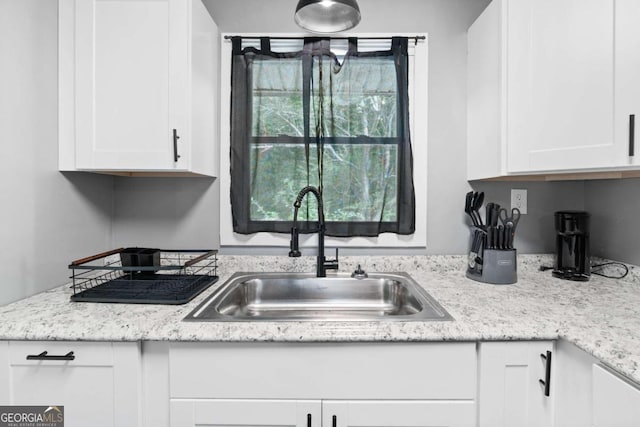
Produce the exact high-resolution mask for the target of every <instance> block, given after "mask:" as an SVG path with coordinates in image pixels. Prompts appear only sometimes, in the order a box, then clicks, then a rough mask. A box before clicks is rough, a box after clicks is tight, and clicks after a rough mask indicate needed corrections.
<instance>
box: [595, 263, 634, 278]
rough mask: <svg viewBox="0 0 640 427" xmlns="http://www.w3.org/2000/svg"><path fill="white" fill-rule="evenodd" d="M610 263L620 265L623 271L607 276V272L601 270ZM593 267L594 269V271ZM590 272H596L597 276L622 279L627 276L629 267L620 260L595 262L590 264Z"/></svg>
mask: <svg viewBox="0 0 640 427" xmlns="http://www.w3.org/2000/svg"><path fill="white" fill-rule="evenodd" d="M610 265H615V266H618V267H620V268H621V269H622V270H623V271H624V273H622V274H621V275H619V276H609V275H607V274H604V273H602V270H604V267H607V266H610ZM594 269H596V270H595V271H594ZM591 274H597V275H598V276H602V277H607V278H609V279H622V278H624V277H626V276H627V274H629V267H627V266H626V265H625V264H623V263H621V262H605V263H602V264H596V265H592V266H591Z"/></svg>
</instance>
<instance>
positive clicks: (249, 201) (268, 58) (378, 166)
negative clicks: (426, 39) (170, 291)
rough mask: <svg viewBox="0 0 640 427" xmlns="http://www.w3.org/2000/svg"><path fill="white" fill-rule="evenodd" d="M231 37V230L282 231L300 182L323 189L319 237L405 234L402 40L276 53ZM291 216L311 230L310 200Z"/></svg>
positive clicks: (325, 42) (410, 211) (407, 148)
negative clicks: (368, 47)
mask: <svg viewBox="0 0 640 427" xmlns="http://www.w3.org/2000/svg"><path fill="white" fill-rule="evenodd" d="M275 40H277V39H274V40H270V39H269V38H262V39H261V40H260V44H259V46H258V45H257V44H256V45H252V46H247V45H246V44H245V43H243V40H242V38H240V37H235V38H233V39H232V44H233V50H232V55H233V57H232V76H231V78H232V82H231V84H232V97H231V153H230V155H231V205H232V215H233V227H234V231H235V232H236V233H240V234H250V233H256V232H261V231H267V232H280V233H288V232H290V229H291V221H292V214H293V202H294V200H295V198H296V195H297V194H298V191H299V190H300V189H302V188H303V187H304V186H306V185H314V186H317V187H318V188H319V189H320V191H321V193H322V197H323V201H324V211H325V218H326V221H327V235H330V236H339V237H351V236H377V235H379V234H380V233H387V232H391V233H397V234H412V233H413V232H414V230H415V196H414V187H413V179H412V175H413V171H412V162H413V160H412V155H411V143H410V137H409V111H408V109H409V98H408V54H407V45H408V43H407V39H406V38H400V37H394V38H392V39H391V43H390V48H389V49H384V50H375V51H365V52H360V51H359V50H358V40H357V39H356V38H351V39H348V40H341V41H339V42H338V41H336V40H331V39H329V38H305V39H304V40H303V41H301V46H300V49H295V50H294V51H291V49H288V51H287V52H282V51H275V50H276V49H272V44H275ZM299 214H300V215H301V217H299V218H298V221H299V223H300V226H301V232H309V231H313V230H314V229H315V228H317V226H316V223H315V221H316V220H317V214H316V206H315V199H314V198H307V199H306V205H303V209H301V210H300V213H299Z"/></svg>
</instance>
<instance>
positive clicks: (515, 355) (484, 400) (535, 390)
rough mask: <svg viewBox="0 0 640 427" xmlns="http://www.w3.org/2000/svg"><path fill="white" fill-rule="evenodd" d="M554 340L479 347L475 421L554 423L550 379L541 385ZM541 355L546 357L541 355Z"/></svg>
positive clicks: (505, 426)
mask: <svg viewBox="0 0 640 427" xmlns="http://www.w3.org/2000/svg"><path fill="white" fill-rule="evenodd" d="M547 352H551V354H553V353H552V352H553V342H551V341H530V342H488V343H481V344H480V350H479V356H478V357H479V363H478V365H479V388H478V390H479V392H478V408H479V411H478V425H479V426H480V427H485V426H486V427H511V426H531V427H544V426H553V400H552V392H553V383H552V382H551V384H549V385H550V387H551V390H550V393H549V396H546V395H545V389H544V386H543V385H542V384H541V383H540V381H541V380H542V381H546V380H547V378H546V373H547V369H551V367H552V365H550V364H549V362H551V360H548V359H545V358H546V357H547ZM542 356H544V357H545V358H543V357H542Z"/></svg>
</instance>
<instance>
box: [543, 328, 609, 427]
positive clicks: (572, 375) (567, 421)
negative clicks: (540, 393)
mask: <svg viewBox="0 0 640 427" xmlns="http://www.w3.org/2000/svg"><path fill="white" fill-rule="evenodd" d="M597 362H598V360H597V359H596V358H595V357H593V356H591V355H590V354H588V353H586V352H585V351H583V350H581V349H579V348H578V347H576V346H575V345H573V344H571V343H569V342H567V341H565V340H558V342H557V343H556V351H555V354H554V356H553V382H554V387H553V392H554V407H555V411H554V412H555V424H556V426H558V427H585V426H591V425H592V419H593V407H592V404H591V401H592V396H591V394H592V390H593V380H592V375H591V370H592V366H593V364H594V363H597Z"/></svg>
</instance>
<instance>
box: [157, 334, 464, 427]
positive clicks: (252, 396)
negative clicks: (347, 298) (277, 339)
mask: <svg viewBox="0 0 640 427" xmlns="http://www.w3.org/2000/svg"><path fill="white" fill-rule="evenodd" d="M151 350H152V351H154V352H155V353H156V354H159V353H160V352H161V349H160V348H155V349H153V348H152V349H151ZM167 353H168V359H169V360H168V367H169V369H168V370H169V375H168V378H166V379H163V380H162V381H161V382H162V383H166V384H170V387H169V390H168V391H167V392H166V395H165V397H164V398H165V399H168V400H170V402H171V403H170V411H171V414H170V416H169V419H170V420H171V424H170V425H171V427H183V426H185V427H186V426H194V425H200V424H206V425H246V426H257V425H259V426H271V425H278V426H300V427H308V426H312V427H321V426H322V427H346V426H354V427H355V426H361V427H373V426H376V427H394V426H403V427H412V426H416V427H417V426H420V427H429V426H452V427H453V426H459V427H463V426H464V427H467V426H468V427H471V426H475V419H476V403H475V396H476V375H477V363H476V348H475V343H344V344H340V343H335V344H329V343H293V344H286V343H278V344H276V343H255V344H252V343H237V344H233V343H172V344H171V345H170V346H169V348H168V349H167ZM161 364H162V363H161V362H159V361H158V360H156V366H157V367H158V369H160V366H161ZM154 371H155V370H154ZM156 399H157V401H156V403H155V404H150V403H147V404H146V407H158V406H160V405H161V404H166V403H164V402H162V399H163V396H162V394H161V393H160V394H157V395H156ZM165 402H166V400H165ZM261 414H264V417H261ZM316 414H317V415H316ZM320 414H321V416H320ZM308 415H311V418H308ZM334 416H335V417H336V424H335V425H334V424H333V417H334ZM158 422H160V423H158ZM309 423H310V424H309ZM148 425H149V424H148ZM153 425H154V427H160V426H166V424H162V423H161V420H156V421H154V423H153Z"/></svg>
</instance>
